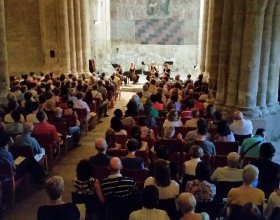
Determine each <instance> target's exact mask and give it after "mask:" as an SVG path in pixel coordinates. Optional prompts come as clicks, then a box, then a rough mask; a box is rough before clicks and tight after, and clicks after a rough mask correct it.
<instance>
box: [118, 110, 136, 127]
mask: <svg viewBox="0 0 280 220" xmlns="http://www.w3.org/2000/svg"><path fill="white" fill-rule="evenodd" d="M127 114H128V112H127V111H126V115H125V117H123V112H122V110H120V109H119V108H117V109H116V110H115V111H114V115H115V117H117V118H119V119H120V120H121V122H122V124H123V125H124V126H126V127H133V126H135V125H136V122H135V120H134V118H133V117H132V116H130V115H127Z"/></svg>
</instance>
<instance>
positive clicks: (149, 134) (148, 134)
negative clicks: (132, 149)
mask: <svg viewBox="0 0 280 220" xmlns="http://www.w3.org/2000/svg"><path fill="white" fill-rule="evenodd" d="M138 124H139V126H140V129H141V138H151V139H152V140H154V141H155V134H154V131H153V129H150V128H149V127H148V125H149V123H148V120H147V118H146V117H141V118H140V119H139V122H138Z"/></svg>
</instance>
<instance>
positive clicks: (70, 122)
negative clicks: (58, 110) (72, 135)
mask: <svg viewBox="0 0 280 220" xmlns="http://www.w3.org/2000/svg"><path fill="white" fill-rule="evenodd" d="M63 118H64V119H66V123H67V126H68V127H72V126H76V122H77V117H76V115H74V114H71V115H63Z"/></svg>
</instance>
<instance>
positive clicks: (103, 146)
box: [89, 138, 111, 167]
mask: <svg viewBox="0 0 280 220" xmlns="http://www.w3.org/2000/svg"><path fill="white" fill-rule="evenodd" d="M107 148H108V145H107V143H106V140H105V139H102V138H98V139H96V140H95V149H96V151H97V154H96V155H94V156H91V157H90V158H89V160H90V162H91V164H92V165H93V166H104V167H107V166H109V163H110V160H111V157H110V156H108V155H107V154H106V150H107Z"/></svg>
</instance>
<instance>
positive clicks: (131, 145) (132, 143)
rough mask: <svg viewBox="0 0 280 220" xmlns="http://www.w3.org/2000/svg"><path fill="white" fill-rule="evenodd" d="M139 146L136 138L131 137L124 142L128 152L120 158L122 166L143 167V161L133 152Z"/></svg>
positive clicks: (128, 167) (130, 167)
mask: <svg viewBox="0 0 280 220" xmlns="http://www.w3.org/2000/svg"><path fill="white" fill-rule="evenodd" d="M139 148H140V143H139V141H138V140H137V139H135V138H131V139H129V140H128V142H127V144H126V149H127V151H128V154H127V155H126V156H125V157H122V158H121V161H122V165H123V168H126V169H143V168H144V161H143V159H142V158H141V157H136V156H135V152H136V151H137V150H138V149H139Z"/></svg>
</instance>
